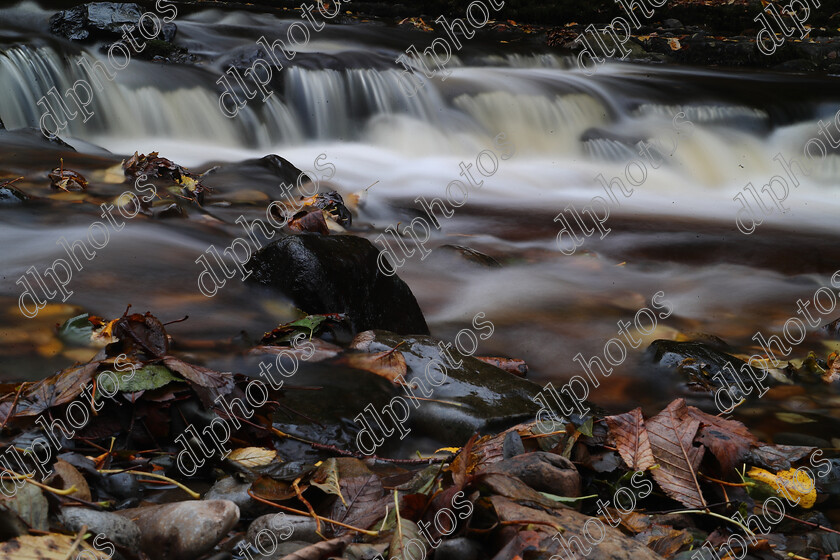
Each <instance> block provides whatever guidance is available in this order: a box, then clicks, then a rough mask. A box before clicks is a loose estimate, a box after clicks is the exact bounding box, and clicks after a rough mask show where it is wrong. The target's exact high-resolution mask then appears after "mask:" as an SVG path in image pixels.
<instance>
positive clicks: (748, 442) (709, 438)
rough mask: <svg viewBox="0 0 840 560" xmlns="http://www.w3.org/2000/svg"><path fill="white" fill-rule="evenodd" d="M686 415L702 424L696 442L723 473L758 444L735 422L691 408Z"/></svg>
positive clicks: (747, 430) (754, 438)
mask: <svg viewBox="0 0 840 560" xmlns="http://www.w3.org/2000/svg"><path fill="white" fill-rule="evenodd" d="M688 414H689V415H690V416H691V417H692V418H696V419H697V420H700V422H701V423H702V425H701V427H700V434H699V435H698V436H697V441H699V442H700V443H702V444H703V445H705V446H706V447H708V448H709V450H710V451H711V452H712V453H713V454H714V456H715V457H716V458H717V460H718V461H720V465H721V468H722V469H723V472H725V473H727V472H729V471H731V470H732V469H734V468H735V467H736V466H737V465H738V464H739V463H740V462H742V461H743V460H744V459H745V458H746V456H747V454H748V453H749V452H750V449H752V448H753V447H755V446H757V445H758V443H759V442H758V438H757V437H755V436H754V435H752V434H751V433H750V431H749V429H747V427H746V426H744V425H743V424H742V423H740V422H738V421H737V420H727V419H726V418H720V417H719V416H712V415H711V414H706V413H705V412H703V411H702V410H700V409H699V408H695V407H693V406H689V407H688Z"/></svg>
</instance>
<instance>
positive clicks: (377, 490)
mask: <svg viewBox="0 0 840 560" xmlns="http://www.w3.org/2000/svg"><path fill="white" fill-rule="evenodd" d="M336 464H337V465H338V473H339V485H340V487H341V495H342V496H344V500H345V501H346V504H347V505H344V503H342V501H341V500H338V499H336V500H335V502H334V503H333V506H332V510H331V511H330V514H329V515H328V517H329V518H330V519H332V520H334V521H341V522H342V523H346V524H347V525H352V526H354V527H358V528H360V529H367V528H368V527H369V526H370V525H371V524H372V523H374V522H375V521H377V520H378V519H380V518H381V517H382V512H383V511H384V507H385V504H386V503H388V502H389V500H390V497H388V496H385V495H384V490H383V488H382V482H381V481H380V480H379V477H378V476H377V475H375V474H373V473H372V472H370V469H368V468H367V466H366V465H365V464H364V463H363V462H362V461H360V460H359V459H355V458H352V457H338V458H336ZM346 531H347V529H345V528H344V527H336V528H335V534H336V535H341V534H344V533H345V532H346Z"/></svg>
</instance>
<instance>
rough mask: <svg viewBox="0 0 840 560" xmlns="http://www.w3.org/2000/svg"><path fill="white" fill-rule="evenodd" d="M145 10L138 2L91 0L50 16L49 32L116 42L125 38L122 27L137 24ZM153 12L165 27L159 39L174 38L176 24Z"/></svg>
mask: <svg viewBox="0 0 840 560" xmlns="http://www.w3.org/2000/svg"><path fill="white" fill-rule="evenodd" d="M145 11H146V10H144V9H142V8H141V7H140V6H138V5H137V4H120V3H116V2H90V3H88V4H82V5H81V6H75V7H73V8H70V9H69V10H63V11H61V12H58V13H57V14H55V15H53V16H52V17H51V18H50V31H52V32H53V33H55V34H56V35H60V36H62V37H65V38H67V39H70V40H73V41H88V40H100V39H104V40H109V41H115V40H119V39H121V38H122V36H123V33H124V30H123V29H122V27H123V26H124V25H127V26H129V27H136V26H137V24H138V22H139V20H140V16H142V15H143V13H144V12H145ZM152 13H153V14H155V15H156V16H157V17H158V21H160V23H161V26H162V31H161V33H160V36H159V37H160V39H162V40H164V41H171V40H172V39H173V38H174V37H175V32H176V29H177V28H176V26H175V24H174V23H171V22H170V23H163V22H162V21H161V20H160V16H158V15H157V14H156V13H155V12H152ZM147 25H148V24H147ZM134 36H135V37H138V36H139V32H135V33H134Z"/></svg>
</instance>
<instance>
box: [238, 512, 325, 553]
mask: <svg viewBox="0 0 840 560" xmlns="http://www.w3.org/2000/svg"><path fill="white" fill-rule="evenodd" d="M317 530H318V525H317V523H315V520H314V519H312V518H310V517H306V516H303V515H289V514H284V513H282V512H281V513H269V514H267V515H263V516H261V517H258V518H256V519H255V520H254V521H253V522H252V523H251V525H250V526H249V527H248V536H247V539H248V542H250V543H253V544H256V543H257V538H258V535H260V533H262V536H261V537H259V538H260V539H261V541H262V544H263V545H265V546H271V537H269V536H268V535H266V533H264V532H263V531H268V532H269V533H271V534H273V535H274V537H275V538H276V539H277V542H280V541H288V540H289V539H293V540H295V541H303V542H309V543H316V542H320V541H321V537H320V536H318V533H317V532H316V531H317Z"/></svg>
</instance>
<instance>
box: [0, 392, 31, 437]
mask: <svg viewBox="0 0 840 560" xmlns="http://www.w3.org/2000/svg"><path fill="white" fill-rule="evenodd" d="M26 383H27V382H26V381H24V382H23V383H21V384H20V387H18V390H17V393H15V400H13V401H12V408H10V409H9V413H8V414H7V415H6V417H5V418H3V424H2V425H0V430H3V429H5V428H6V422H8V421H9V418H11V417H12V414H14V413H15V407H16V406H17V402H18V399H19V398H20V393H21V391H23V388H24V386H26Z"/></svg>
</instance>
